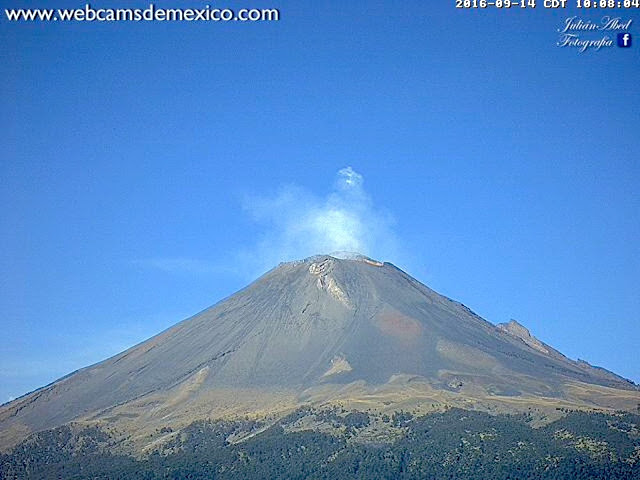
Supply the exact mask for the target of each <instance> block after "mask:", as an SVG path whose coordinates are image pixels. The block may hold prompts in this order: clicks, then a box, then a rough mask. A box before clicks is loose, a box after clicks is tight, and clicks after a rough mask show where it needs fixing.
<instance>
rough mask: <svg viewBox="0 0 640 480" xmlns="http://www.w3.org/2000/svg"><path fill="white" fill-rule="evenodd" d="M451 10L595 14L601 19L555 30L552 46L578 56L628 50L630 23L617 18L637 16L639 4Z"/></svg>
mask: <svg viewBox="0 0 640 480" xmlns="http://www.w3.org/2000/svg"><path fill="white" fill-rule="evenodd" d="M455 6H456V8H460V9H483V10H487V9H496V10H510V9H534V8H540V7H541V8H544V9H552V10H563V9H568V8H571V9H572V10H573V9H574V8H575V9H578V12H579V13H580V14H584V15H586V14H587V13H588V14H592V13H595V12H597V11H598V10H599V11H600V12H602V13H601V15H602V16H601V17H600V18H598V19H587V18H584V17H583V16H581V15H573V16H569V17H567V18H565V19H564V20H563V21H562V22H561V24H560V25H559V26H558V27H557V29H556V34H557V35H558V37H557V41H556V45H557V46H558V47H562V48H564V47H569V48H574V49H576V50H577V51H578V52H580V53H584V52H587V51H599V50H603V49H606V48H609V47H614V46H617V47H619V48H622V49H628V48H631V46H632V45H633V34H632V32H631V26H632V24H633V19H632V18H628V17H627V18H625V17H623V16H619V14H621V13H622V14H625V15H627V14H630V13H640V0H455ZM614 9H615V12H614ZM574 11H575V10H574Z"/></svg>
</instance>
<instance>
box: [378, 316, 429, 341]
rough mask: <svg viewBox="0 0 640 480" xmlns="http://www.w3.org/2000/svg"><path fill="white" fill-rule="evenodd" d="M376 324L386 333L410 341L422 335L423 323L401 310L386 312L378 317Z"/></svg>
mask: <svg viewBox="0 0 640 480" xmlns="http://www.w3.org/2000/svg"><path fill="white" fill-rule="evenodd" d="M376 326H377V327H378V328H379V329H380V331H381V332H382V333H384V334H385V335H390V336H392V337H395V338H398V339H400V340H404V341H409V340H414V339H417V338H418V337H419V336H420V335H422V325H421V324H420V322H418V321H417V320H415V319H413V318H411V317H408V316H406V315H403V314H402V313H399V312H385V313H382V314H380V315H378V316H377V317H376Z"/></svg>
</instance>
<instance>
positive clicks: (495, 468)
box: [0, 409, 640, 480]
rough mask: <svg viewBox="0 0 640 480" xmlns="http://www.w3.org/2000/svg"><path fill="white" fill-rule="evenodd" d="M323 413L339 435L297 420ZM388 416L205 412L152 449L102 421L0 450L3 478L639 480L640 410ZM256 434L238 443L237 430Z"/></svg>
mask: <svg viewBox="0 0 640 480" xmlns="http://www.w3.org/2000/svg"><path fill="white" fill-rule="evenodd" d="M309 415H314V418H315V419H316V420H318V419H319V420H320V421H322V422H325V423H327V424H331V425H333V426H334V427H335V429H334V430H335V431H337V432H341V433H339V434H330V433H323V432H321V431H319V430H318V429H315V430H304V429H302V430H296V431H294V430H292V428H291V426H292V425H294V424H296V422H299V420H300V419H303V418H304V417H305V416H309ZM385 417H386V418H385V421H386V422H388V423H389V424H390V425H391V426H392V427H393V428H395V429H396V430H397V431H399V432H401V435H400V436H399V437H398V438H395V439H393V440H389V441H388V442H379V441H378V442H371V441H363V440H362V438H361V437H360V436H359V435H358V434H359V432H361V431H363V430H364V429H366V428H368V426H369V420H370V418H369V414H368V413H365V412H338V411H333V412H332V411H329V412H327V411H325V412H313V411H312V410H309V409H303V410H299V411H297V412H295V413H293V414H291V415H290V416H288V417H286V418H284V419H282V420H280V421H279V422H278V423H276V424H275V425H272V426H270V427H269V428H266V429H264V430H262V429H261V428H260V427H261V425H260V424H258V423H256V422H249V421H244V422H205V421H198V422H195V423H193V424H192V425H190V426H189V427H187V428H186V429H184V430H183V431H182V432H180V433H179V434H178V435H175V436H174V437H173V439H172V440H170V441H169V442H167V443H166V444H165V445H163V447H162V450H158V451H156V452H154V453H152V454H150V455H148V456H147V457H145V458H142V459H136V458H134V457H132V456H128V455H117V454H110V453H108V452H107V448H105V445H108V444H109V440H110V439H109V436H108V435H107V434H106V433H105V432H103V431H101V430H99V429H98V428H96V427H88V428H84V429H82V430H80V431H74V430H73V429H72V428H71V427H69V426H63V427H60V428H57V429H54V430H49V431H46V432H41V433H37V434H35V435H32V436H31V437H30V438H28V439H27V440H25V441H24V442H22V443H21V444H20V445H18V446H17V447H16V448H15V449H14V450H13V451H12V452H11V453H10V454H4V455H0V478H2V479H36V478H37V479H59V478H64V479H89V478H90V479H101V478H104V479H107V478H108V479H114V478H117V479H149V480H151V479H207V480H210V479H225V480H236V479H238V480H240V479H242V480H247V479H371V478H376V479H393V480H411V479H430V480H440V479H442V480H444V479H457V480H472V479H478V480H484V479H488V478H490V479H492V480H516V479H517V480H523V479H536V480H540V479H543V480H547V479H548V480H554V479H567V478H571V479H573V480H583V479H602V480H611V479H616V480H632V479H640V416H639V415H633V414H630V413H617V414H614V415H607V414H602V413H585V412H569V413H567V414H566V416H564V417H563V418H561V419H559V420H557V421H555V422H552V423H550V424H548V425H546V426H544V427H541V428H532V427H531V426H530V424H529V423H530V420H531V418H529V417H528V416H527V415H520V416H508V415H497V416H492V415H489V414H487V413H483V412H474V411H466V410H460V409H450V410H447V411H445V412H442V413H433V414H429V415H426V416H422V417H416V418H414V417H413V416H412V415H411V414H409V413H405V412H399V413H396V414H394V415H392V416H385ZM169 431H170V429H167V430H165V433H166V432H169ZM240 431H243V432H251V431H253V433H252V434H251V435H248V436H246V438H245V439H244V440H242V441H239V442H238V443H233V442H232V441H230V439H232V438H233V436H234V434H235V433H237V432H240Z"/></svg>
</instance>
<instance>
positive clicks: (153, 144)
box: [0, 0, 640, 401]
mask: <svg viewBox="0 0 640 480" xmlns="http://www.w3.org/2000/svg"><path fill="white" fill-rule="evenodd" d="M8 3H11V4H12V5H11V6H29V5H30V4H32V3H34V2H27V1H24V2H13V1H11V2H8ZM37 3H38V6H51V7H82V6H83V4H81V3H79V2H69V1H67V0H61V1H59V2H55V3H54V2H44V1H43V2H37ZM107 3H108V2H104V3H101V4H100V6H103V7H115V6H120V7H136V6H142V7H143V8H144V7H145V6H146V3H144V2H138V1H136V0H131V1H129V2H121V1H116V0H114V1H113V2H112V3H109V4H107ZM201 4H202V2H198V1H195V2H191V3H187V2H181V1H179V0H176V1H174V2H167V3H163V4H162V6H165V7H180V6H183V7H185V6H198V5H201ZM7 6H8V5H7V2H5V3H4V4H3V5H2V8H6V7H7ZM216 6H220V7H227V6H228V7H232V8H241V7H254V6H255V7H276V8H278V9H279V10H280V13H281V20H280V21H279V22H273V23H261V24H239V23H228V24H207V23H197V24H196V23H181V24H178V23H172V24H160V23H141V24H133V23H124V24H123V23H120V24H116V23H103V24H96V23H91V24H90V23H74V24H72V23H63V22H57V23H49V24H43V23H35V24H25V23H20V24H18V23H8V22H7V21H6V19H5V18H4V16H3V17H2V18H1V19H0V45H1V46H2V48H0V92H1V97H0V98H1V99H2V100H1V102H2V108H1V109H0V126H1V131H2V147H1V150H0V151H1V154H0V229H1V235H0V312H1V317H0V318H1V320H0V322H1V324H0V325H1V327H2V340H1V341H0V401H6V400H8V399H9V398H11V397H16V396H18V395H21V394H23V393H26V392H27V391H30V390H32V389H35V388H37V387H39V386H42V385H44V384H46V383H48V382H51V381H53V380H54V379H56V378H58V377H60V376H62V375H64V374H66V373H68V372H70V371H72V370H74V369H76V368H80V367H82V366H86V365H88V364H91V363H94V362H96V361H99V360H102V359H104V358H106V357H108V356H110V355H113V354H115V353H117V352H119V351H121V350H123V349H124V348H126V347H128V346H131V345H133V344H135V343H137V342H139V341H141V340H143V339H145V338H147V337H148V336H150V335H152V334H154V333H157V332H159V331H160V330H162V329H164V328H166V327H168V326H170V325H172V324H174V323H176V322H178V321H179V320H181V319H183V318H185V317H187V316H189V315H192V314H195V313H196V312H198V311H200V310H202V309H204V308H205V307H207V306H209V305H211V304H213V303H215V302H217V301H219V300H220V299H222V298H223V297H225V296H227V295H229V294H231V293H233V292H234V291H236V290H238V289H239V288H241V287H243V286H245V285H246V284H247V283H249V281H251V280H253V279H254V278H255V276H256V275H257V274H258V273H260V271H263V270H264V269H265V268H267V267H270V266H274V265H268V264H275V263H276V262H277V261H279V260H284V259H287V258H285V257H290V256H295V255H306V254H307V253H309V254H311V253H321V252H308V251H307V250H309V249H310V248H311V247H316V246H324V245H325V244H327V245H331V246H332V245H333V244H331V239H335V237H336V235H338V236H339V235H341V234H343V233H344V232H343V231H339V232H334V231H331V232H329V233H328V234H327V232H324V231H323V229H325V228H327V229H330V228H332V227H331V222H330V221H329V222H327V219H331V215H329V216H327V215H325V214H326V213H327V212H328V211H329V212H331V211H332V209H333V210H334V213H335V211H338V213H340V212H342V213H345V214H346V217H345V218H346V222H347V224H346V228H347V230H349V228H350V225H351V224H349V222H352V223H353V222H355V223H354V225H355V226H354V225H351V227H353V228H354V229H355V230H356V231H351V230H349V231H347V233H348V234H351V235H352V236H353V237H356V240H358V241H361V242H360V243H361V249H362V250H365V251H364V252H362V253H365V254H369V255H371V256H374V257H378V258H380V257H382V258H380V259H382V260H388V261H391V262H394V263H396V264H398V265H399V266H400V267H402V268H404V269H405V270H406V271H408V272H409V273H411V274H412V275H414V276H415V277H416V278H418V279H419V280H421V281H423V282H424V283H426V284H427V285H429V286H431V287H432V288H434V289H435V290H437V291H439V292H440V293H443V294H445V295H447V296H449V297H452V298H455V299H457V300H460V301H462V302H463V303H465V304H466V305H468V306H469V307H470V308H472V309H473V310H474V311H476V312H478V313H479V314H480V315H482V316H483V317H484V318H486V319H487V320H489V321H491V322H493V323H499V322H504V321H508V320H509V319H511V318H515V319H517V320H518V321H520V322H521V323H523V324H524V325H526V326H527V327H529V328H530V330H531V331H532V333H533V334H535V335H536V336H538V337H539V338H540V339H542V340H543V341H545V342H547V343H549V344H551V345H552V346H554V347H556V348H558V349H559V350H560V351H562V352H563V353H565V354H567V355H568V356H569V357H571V358H578V357H579V358H583V359H586V360H587V361H589V362H591V363H593V364H596V365H601V366H604V367H606V368H608V369H611V370H613V371H615V372H617V373H619V374H621V375H623V376H626V377H628V378H630V379H632V380H634V381H636V382H640V361H639V360H640V358H639V354H638V350H639V347H640V317H639V312H640V295H639V293H638V285H640V195H639V194H638V188H639V187H638V185H639V184H640V134H639V127H640V113H639V112H640V89H639V88H638V85H639V84H640V82H639V80H640V78H639V77H640V28H639V27H640V12H638V11H634V12H631V13H628V12H625V11H621V10H615V11H613V12H612V13H613V14H614V15H619V16H621V17H623V19H627V18H631V19H633V22H634V23H633V24H632V26H631V33H632V34H633V35H634V44H633V46H632V48H630V49H622V48H618V47H617V46H615V45H614V46H613V47H610V48H603V49H602V50H601V51H598V52H595V51H587V52H585V53H579V52H578V51H577V49H575V48H569V47H567V48H560V47H558V46H557V45H556V42H557V41H558V34H557V32H556V30H557V29H558V28H559V27H560V26H561V24H562V23H563V21H564V19H565V18H567V17H568V16H572V15H581V16H582V17H583V18H585V19H590V20H593V21H596V22H599V21H600V19H601V17H602V15H603V13H602V12H601V11H596V12H591V11H589V12H586V13H583V14H581V13H580V12H577V11H576V10H575V9H567V10H565V11H550V10H545V9H544V8H543V7H542V2H541V1H539V2H538V6H537V8H536V9H535V10H531V9H527V10H520V9H515V10H513V9H512V10H510V11H502V10H497V11H496V10H493V11H479V10H471V11H465V10H458V9H456V8H454V2H453V0H451V1H446V2H439V1H438V2H436V1H434V2H426V1H407V2H394V1H388V2H382V1H375V2H374V1H349V2H337V1H335V2H329V1H313V2H311V1H281V0H274V1H273V2H269V1H268V0H260V1H259V2H250V1H247V2H243V3H242V4H239V3H237V2H232V1H230V2H228V3H224V4H222V3H220V4H216ZM593 37H594V36H590V37H589V38H593ZM614 41H615V38H614ZM348 166H351V167H352V171H353V172H356V173H355V174H356V175H361V176H362V178H360V177H356V178H357V179H358V185H357V189H358V191H356V192H355V193H354V192H349V191H347V189H345V188H344V187H345V185H344V182H343V183H342V184H341V183H340V179H342V181H344V179H345V177H344V175H343V176H340V175H339V174H338V172H339V171H340V170H341V169H344V168H345V167H348ZM343 173H344V170H343ZM336 178H337V179H338V180H336ZM336 205H337V206H336ZM334 207H335V208H334ZM350 208H353V210H350ZM341 209H342V210H341ZM323 215H324V216H323ZM297 218H300V219H301V220H300V221H301V222H306V224H304V225H303V227H304V228H298V227H299V225H298V223H297V222H296V219H297ZM345 218H342V220H345ZM352 230H353V229H352ZM314 233H316V234H318V235H320V236H323V235H324V237H323V241H322V242H320V241H319V242H314V241H313V240H309V242H305V241H304V239H305V238H310V237H311V236H313V234H314ZM325 237H326V238H325ZM327 239H328V240H327ZM325 240H327V241H326V242H324V241H325ZM323 242H324V243H323ZM327 242H328V243H327ZM318 248H320V247H318Z"/></svg>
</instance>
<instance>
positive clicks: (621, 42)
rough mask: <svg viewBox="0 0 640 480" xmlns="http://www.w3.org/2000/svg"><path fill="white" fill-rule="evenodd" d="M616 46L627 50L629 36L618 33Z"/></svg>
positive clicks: (628, 34) (629, 44)
mask: <svg viewBox="0 0 640 480" xmlns="http://www.w3.org/2000/svg"><path fill="white" fill-rule="evenodd" d="M618 46H619V47H621V48H629V47H630V46H631V34H630V33H619V34H618Z"/></svg>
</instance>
